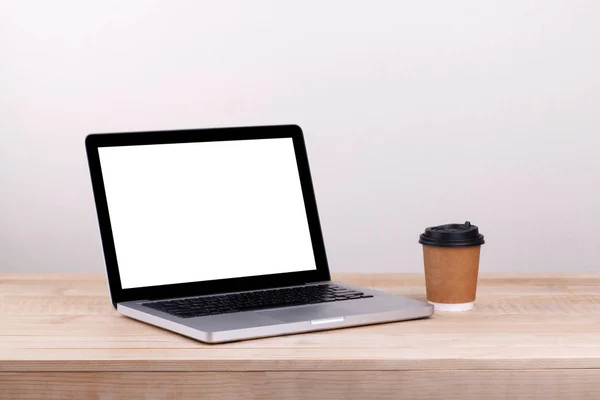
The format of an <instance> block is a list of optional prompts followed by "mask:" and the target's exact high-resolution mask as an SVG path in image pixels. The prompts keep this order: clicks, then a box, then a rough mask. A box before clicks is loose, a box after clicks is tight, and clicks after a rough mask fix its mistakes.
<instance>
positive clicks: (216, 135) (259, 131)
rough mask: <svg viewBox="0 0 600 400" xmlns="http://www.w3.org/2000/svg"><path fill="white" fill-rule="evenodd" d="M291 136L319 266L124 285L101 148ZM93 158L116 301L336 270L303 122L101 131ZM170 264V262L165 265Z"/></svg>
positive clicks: (93, 140) (287, 282)
mask: <svg viewBox="0 0 600 400" xmlns="http://www.w3.org/2000/svg"><path fill="white" fill-rule="evenodd" d="M276 138H291V139H292V141H293V144H294V152H295V154H296V163H297V165H298V172H299V176H300V184H301V187H302V194H303V197H304V205H305V208H306V215H307V219H308V226H309V231H310V237H311V242H312V247H313V253H314V257H315V264H316V269H315V270H309V271H298V272H288V273H280V274H270V275H259V276H248V277H238V278H229V279H218V280H211V281H198V282H186V283H177V284H169V285H160V286H148V287H136V288H128V289H123V287H122V286H121V277H120V275H119V265H118V262H117V255H116V251H115V243H114V239H113V234H112V227H111V221H110V215H109V210H108V204H107V200H106V192H105V189H104V181H103V177H102V169H101V165H100V158H99V152H98V149H99V148H100V147H112V146H136V145H151V144H173V143H195V142H216V141H231V140H253V139H276ZM85 146H86V151H87V158H88V164H89V170H90V176H91V180H92V188H93V193H94V199H95V202H96V211H97V216H98V223H99V228H100V237H101V241H102V249H103V253H104V260H105V265H106V272H107V277H108V286H109V290H110V295H111V300H112V303H113V305H114V306H115V307H116V304H117V303H120V302H124V301H133V300H157V299H165V298H173V297H187V296H200V295H207V294H215V293H226V292H236V291H245V290H258V289H267V288H273V287H281V286H293V285H301V284H305V283H311V282H321V281H329V280H330V279H331V278H330V273H329V266H328V263H327V256H326V253H325V244H324V241H323V234H322V231H321V223H320V220H319V214H318V211H317V204H316V199H315V193H314V189H313V183H312V178H311V174H310V168H309V164H308V156H307V153H306V145H305V142H304V136H303V133H302V130H301V129H300V127H299V126H297V125H277V126H254V127H239V128H213V129H192V130H177V131H148V132H124V133H100V134H98V133H96V134H90V135H88V136H87V137H86V139H85ZM165 267H166V268H168V266H165Z"/></svg>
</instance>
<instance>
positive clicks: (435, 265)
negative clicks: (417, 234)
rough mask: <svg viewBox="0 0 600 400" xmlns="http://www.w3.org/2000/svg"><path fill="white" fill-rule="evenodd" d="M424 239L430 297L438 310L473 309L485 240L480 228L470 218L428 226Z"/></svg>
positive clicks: (424, 258)
mask: <svg viewBox="0 0 600 400" xmlns="http://www.w3.org/2000/svg"><path fill="white" fill-rule="evenodd" d="M448 227H452V228H448ZM430 229H437V230H438V231H437V232H438V233H432V232H428V230H430ZM445 230H449V231H451V232H450V233H447V232H444V231H445ZM462 231H468V232H469V233H468V235H470V236H472V237H471V238H470V239H468V238H466V237H465V236H464V232H463V233H461V232H462ZM461 234H462V235H463V236H460V235H461ZM435 235H437V237H436V236H435ZM449 238H450V239H452V238H455V239H457V240H455V241H452V240H449ZM444 239H448V240H444ZM420 242H421V243H422V244H423V261H424V267H425V285H426V290H427V300H428V301H429V302H430V303H432V304H433V305H434V308H435V309H436V310H437V311H467V310H470V309H472V308H473V303H474V301H475V297H476V294H477V277H478V273H479V256H480V253H481V244H483V235H479V231H478V228H477V227H476V226H474V225H471V224H470V223H469V222H466V223H465V224H449V225H441V226H439V227H433V228H428V229H427V230H426V233H425V234H424V235H422V236H421V240H420Z"/></svg>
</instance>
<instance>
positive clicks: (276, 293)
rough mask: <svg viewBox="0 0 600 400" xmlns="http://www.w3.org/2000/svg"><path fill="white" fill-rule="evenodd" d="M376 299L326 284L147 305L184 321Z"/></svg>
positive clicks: (166, 301) (158, 302) (155, 302)
mask: <svg viewBox="0 0 600 400" xmlns="http://www.w3.org/2000/svg"><path fill="white" fill-rule="evenodd" d="M368 297H373V296H372V295H369V294H365V293H363V292H359V291H356V290H350V289H346V288H344V287H342V286H339V285H334V284H322V285H310V286H299V287H293V288H282V289H272V290H261V291H257V292H243V293H234V294H224V295H216V296H205V297H194V298H186V299H180V300H162V301H154V302H149V303H144V304H143V305H144V306H146V307H150V308H153V309H155V310H158V311H162V312H166V313H168V314H171V315H175V316H177V317H181V318H193V317H203V316H207V315H215V314H227V313H234V312H242V311H252V310H262V309H267V308H275V307H288V306H299V305H304V304H318V303H329V302H334V301H344V300H354V299H363V298H368Z"/></svg>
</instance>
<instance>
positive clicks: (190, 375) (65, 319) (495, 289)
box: [0, 274, 600, 400]
mask: <svg viewBox="0 0 600 400" xmlns="http://www.w3.org/2000/svg"><path fill="white" fill-rule="evenodd" d="M336 278H337V279H339V280H343V281H346V282H348V283H355V284H360V285H366V286H371V287H374V288H377V289H380V290H384V291H388V292H392V293H397V294H401V295H405V296H409V297H413V298H417V299H423V298H424V282H423V277H422V276H421V275H400V274H382V275H338V276H336ZM40 397H41V398H46V399H87V398H93V399H125V398H127V399H130V398H140V399H142V398H144V399H159V398H160V399H184V398H202V399H217V398H218V399H301V398H302V399H311V398H324V399H338V398H340V399H341V398H343V399H365V398H377V399H392V398H394V399H397V398H407V399H456V400H458V399H461V400H463V399H467V400H469V399H474V400H475V399H477V400H479V399H485V400H495V399H544V400H552V399H564V398H567V399H571V400H576V399H577V400H579V399H600V274H595V275H594V274H587V275H585V274H572V275H539V276H529V275H484V276H483V277H482V278H481V279H480V284H479V297H478V301H477V305H476V309H475V310H473V311H471V312H466V313H450V314H449V313H438V314H435V315H434V316H433V317H432V318H430V319H426V320H417V321H410V322H400V323H393V324H384V325H378V326H369V327H360V328H351V329H344V330H337V331H329V332H319V333H308V334H302V335H295V336H286V337H278V338H266V339H259V340H253V341H246V342H239V343H229V344H222V345H205V344H202V343H199V342H195V341H193V340H191V339H187V338H184V337H182V336H179V335H177V334H174V333H171V332H167V331H164V330H161V329H159V328H155V327H152V326H148V325H145V324H143V323H140V322H137V321H134V320H131V319H128V318H126V317H122V316H120V315H118V314H117V313H116V312H115V311H114V310H113V308H112V306H111V305H110V304H109V300H108V295H107V288H106V283H105V280H104V277H103V276H102V275H83V274H82V275H33V274H32V275H25V274H19V275H17V274H4V275H2V274H0V399H34V398H40Z"/></svg>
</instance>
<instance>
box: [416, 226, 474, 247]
mask: <svg viewBox="0 0 600 400" xmlns="http://www.w3.org/2000/svg"><path fill="white" fill-rule="evenodd" d="M419 243H421V244H426V245H429V246H442V247H465V246H480V245H482V244H484V243H485V240H483V235H481V234H480V233H479V228H478V227H476V226H475V225H471V223H470V222H469V221H466V222H465V223H464V224H447V225H440V226H432V227H430V228H427V229H425V233H423V234H421V236H420V239H419Z"/></svg>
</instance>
